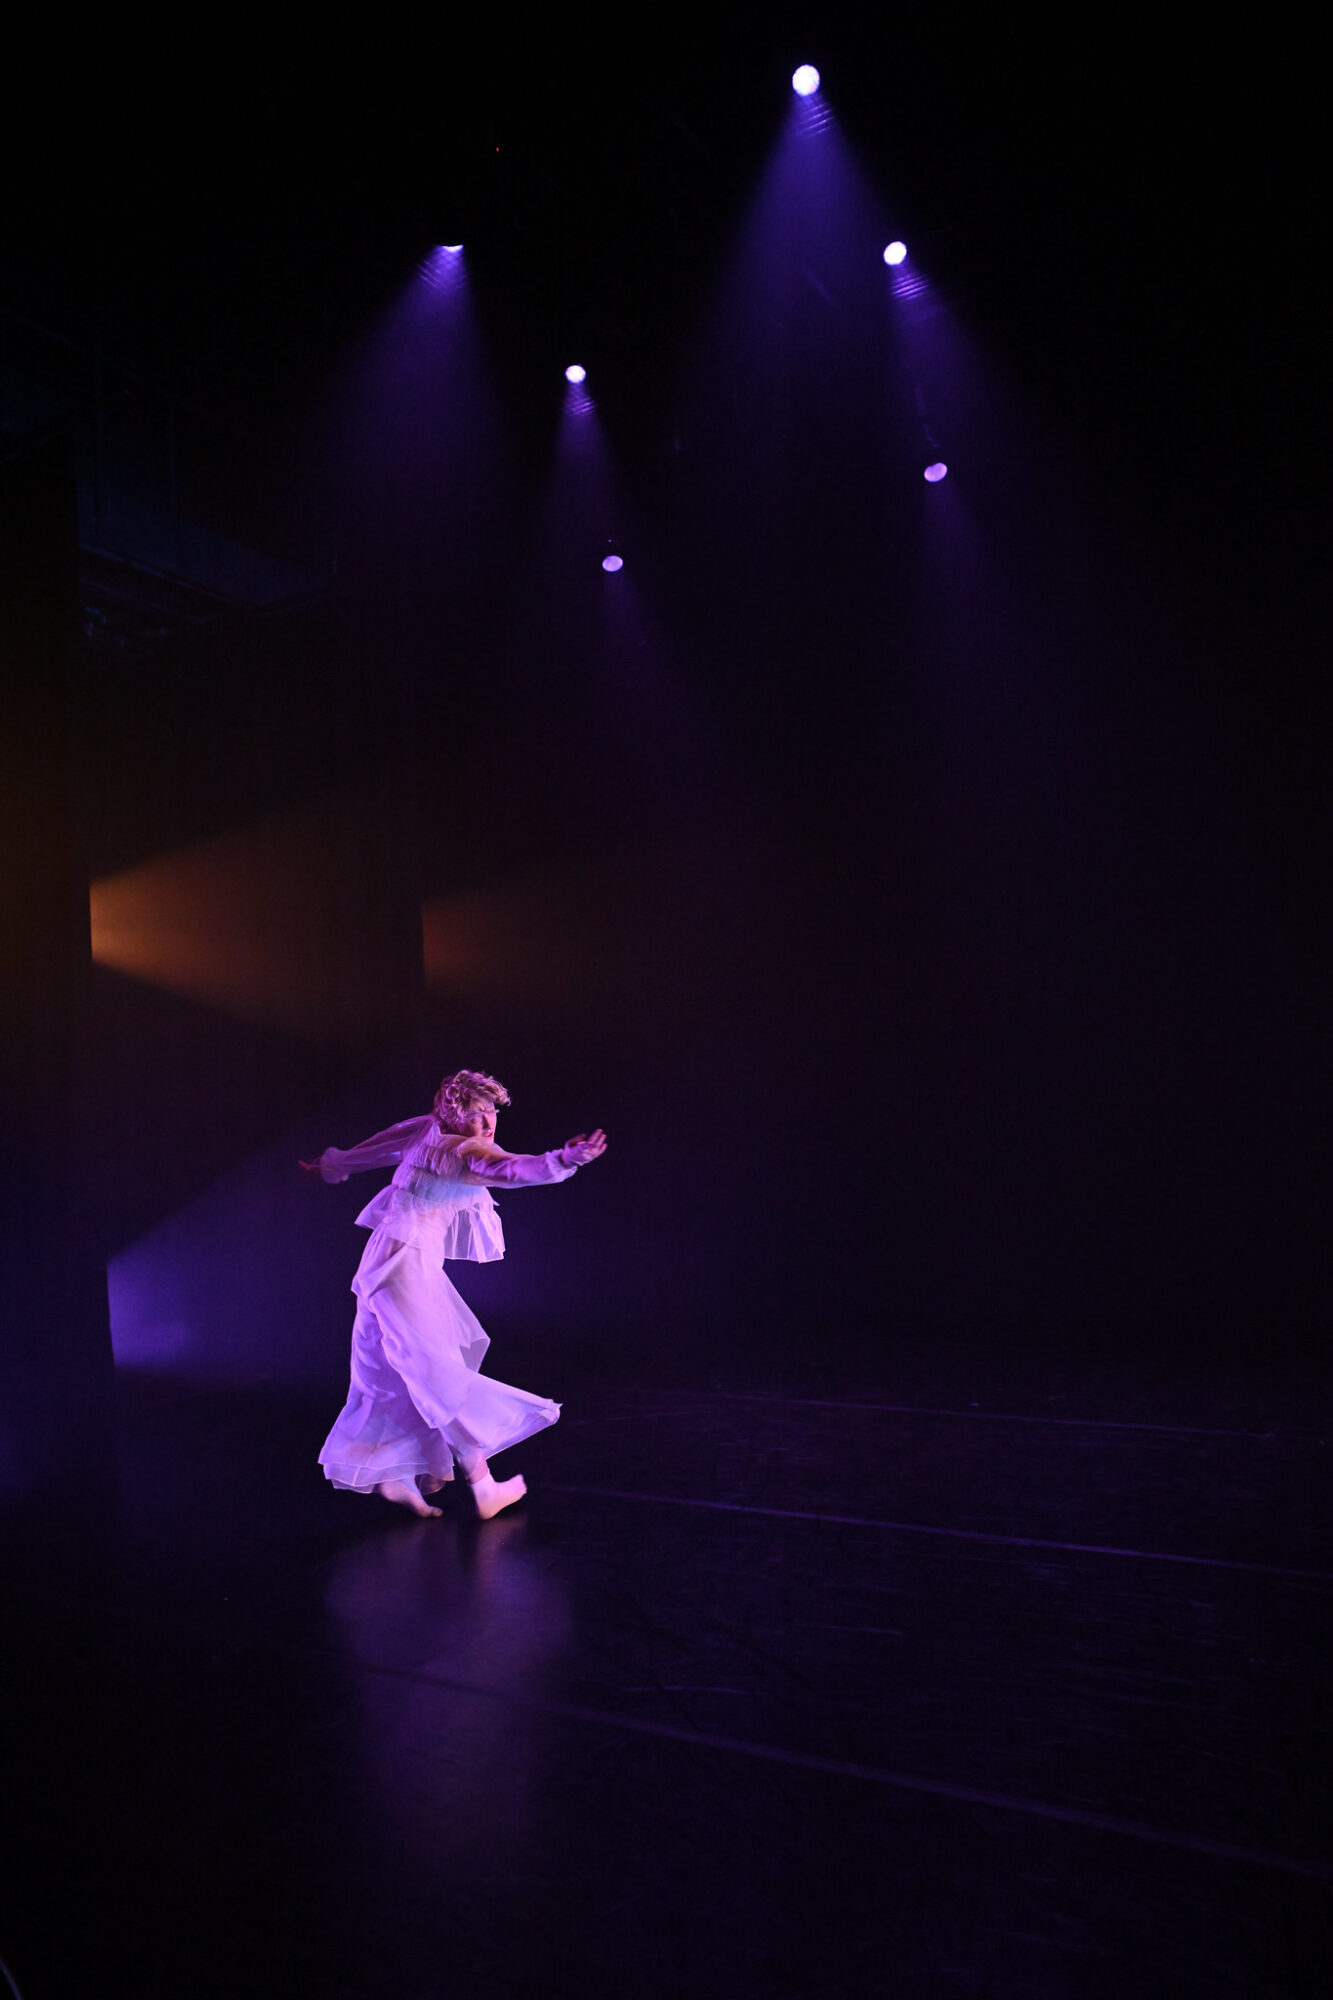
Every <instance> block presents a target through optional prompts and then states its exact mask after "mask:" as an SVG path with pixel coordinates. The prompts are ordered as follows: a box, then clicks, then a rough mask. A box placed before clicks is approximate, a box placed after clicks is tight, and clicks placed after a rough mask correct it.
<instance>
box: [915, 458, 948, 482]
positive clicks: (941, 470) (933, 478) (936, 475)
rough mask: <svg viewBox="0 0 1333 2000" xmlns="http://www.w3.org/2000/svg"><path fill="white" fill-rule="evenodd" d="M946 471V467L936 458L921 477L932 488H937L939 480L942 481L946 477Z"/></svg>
mask: <svg viewBox="0 0 1333 2000" xmlns="http://www.w3.org/2000/svg"><path fill="white" fill-rule="evenodd" d="M948 471H949V468H948V466H947V465H945V464H944V462H943V461H942V460H941V459H938V458H937V459H936V461H935V463H934V464H933V465H928V466H927V467H926V469H925V471H924V473H923V474H922V475H921V476H922V478H923V479H928V480H929V481H930V483H931V485H932V486H938V485H939V483H940V481H941V479H944V478H946V477H947V476H948Z"/></svg>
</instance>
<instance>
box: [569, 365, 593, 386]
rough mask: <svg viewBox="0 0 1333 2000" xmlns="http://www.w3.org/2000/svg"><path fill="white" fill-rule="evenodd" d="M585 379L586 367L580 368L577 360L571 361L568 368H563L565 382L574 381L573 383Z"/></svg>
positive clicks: (586, 376)
mask: <svg viewBox="0 0 1333 2000" xmlns="http://www.w3.org/2000/svg"><path fill="white" fill-rule="evenodd" d="M587 379H588V371H587V369H586V368H580V367H579V364H578V362H577V361H571V362H570V364H569V366H568V368H566V370H565V380H566V382H574V383H578V382H586V381H587Z"/></svg>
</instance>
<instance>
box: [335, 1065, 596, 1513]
mask: <svg viewBox="0 0 1333 2000" xmlns="http://www.w3.org/2000/svg"><path fill="white" fill-rule="evenodd" d="M508 1102H509V1092H508V1091H507V1090H506V1089H505V1087H504V1085H503V1084H502V1083H497V1082H496V1080H495V1078H494V1077H493V1076H485V1075H483V1073H482V1072H481V1071H480V1070H473V1069H460V1070H457V1071H456V1072H455V1073H454V1075H453V1076H447V1077H445V1079H444V1081H443V1083H442V1084H441V1085H440V1087H439V1089H438V1090H437V1091H436V1093H435V1107H434V1110H433V1111H432V1112H431V1113H430V1115H429V1116H427V1117H424V1118H408V1119H406V1120H405V1121H404V1123H403V1124H401V1125H391V1126H390V1127H389V1129H388V1131H387V1132H377V1133H376V1134H375V1136H374V1138H372V1139H366V1140H364V1141H363V1142H362V1144H361V1145H359V1146H352V1147H351V1148H349V1150H348V1151H346V1152H340V1151H339V1149H338V1148H337V1147H336V1146H329V1147H327V1148H326V1149H325V1151H324V1152H322V1153H321V1154H320V1156H319V1158H318V1159H317V1160H302V1161H301V1166H302V1167H303V1169H304V1170H305V1172H306V1173H308V1174H318V1175H319V1176H320V1177H321V1179H323V1180H325V1181H330V1182H332V1181H345V1180H346V1179H347V1177H348V1175H349V1174H355V1173H361V1172H363V1171H364V1170H365V1169H367V1168H370V1167H384V1166H389V1165H391V1164H392V1165H393V1169H394V1174H393V1180H392V1181H391V1182H390V1184H389V1186H388V1187H386V1188H383V1189H381V1191H380V1193H379V1194H377V1195H376V1196H375V1198H374V1200H373V1201H372V1202H371V1203H370V1204H369V1206H368V1207H366V1208H363V1209H362V1211H361V1213H360V1215H358V1217H357V1221H358V1222H359V1223H360V1224H361V1226H362V1227H363V1228H365V1229H368V1230H369V1231H370V1241H369V1242H368V1243H367V1245H366V1248H365V1253H364V1255H363V1256H362V1258H361V1262H360V1264H359V1266H358V1267H357V1273H356V1276H355V1278H353V1280H352V1290H353V1292H354V1293H355V1295H356V1320H355V1323H354V1325H353V1328H352V1382H351V1387H350V1389H349V1390H348V1394H347V1402H346V1405H345V1406H344V1408H343V1412H342V1415H341V1416H340V1417H339V1418H338V1421H337V1423H336V1424H335V1425H334V1426H333V1429H332V1430H331V1431H330V1432H329V1435H328V1438H327V1440H326V1441H325V1445H324V1449H323V1451H322V1452H321V1453H320V1455H319V1459H320V1464H321V1465H322V1466H323V1467H324V1476H325V1478H326V1479H330V1480H332V1482H333V1484H334V1485H335V1486H342V1487H346V1488H349V1489H350V1490H351V1491H352V1492H354V1493H370V1492H375V1493H379V1494H381V1495H382V1496H383V1498H384V1499H386V1500H393V1501H396V1502H397V1503H398V1505H399V1506H401V1507H410V1508H411V1509H412V1512H413V1513H414V1514H420V1515H422V1516H423V1518H428V1517H433V1516H438V1514H439V1512H440V1510H439V1508H438V1507H432V1506H430V1505H429V1503H428V1502H427V1500H426V1497H425V1496H426V1495H427V1494H428V1493H438V1492H439V1490H440V1488H441V1487H442V1486H443V1485H444V1483H445V1481H446V1480H450V1479H452V1478H453V1476H454V1465H455V1463H457V1464H458V1465H460V1466H461V1467H462V1469H463V1477H464V1478H465V1479H466V1480H467V1482H468V1485H469V1486H470V1487H471V1489H472V1497H473V1499H474V1500H475V1502H476V1507H477V1512H478V1514H480V1516H481V1517H482V1519H483V1520H489V1519H490V1517H491V1516H492V1515H493V1514H498V1513H499V1512H500V1510H501V1508H503V1507H509V1506H512V1505H513V1503H514V1501H515V1500H521V1499H522V1497H523V1495H524V1493H526V1491H527V1487H526V1486H525V1485H524V1483H523V1481H522V1479H521V1478H514V1479H505V1480H499V1481H497V1480H495V1479H493V1478H492V1477H491V1471H490V1466H489V1464H488V1463H487V1460H488V1459H489V1457H490V1454H491V1453H492V1452H496V1451H503V1450H504V1449H505V1448H506V1446H508V1445H511V1444H518V1443H520V1442H521V1440H522V1439H523V1438H526V1437H531V1436H532V1435H533V1433H534V1432H535V1431H539V1430H543V1429H544V1428H545V1427H546V1426H547V1425H548V1424H553V1423H555V1422H556V1421H557V1420H558V1418H559V1416H560V1405H559V1404H558V1403H552V1402H548V1401H547V1400H546V1399H545V1398H543V1397H541V1396H530V1395H528V1394H527V1392H526V1391H525V1390H523V1389H511V1388H509V1387H508V1386H507V1384H505V1383H504V1382H496V1381H493V1380H492V1379H491V1377H490V1376H488V1375H482V1374H480V1373H479V1372H478V1371H479V1369H480V1365H481V1359H482V1356H483V1355H484V1354H485V1352H486V1349H487V1348H488V1347H489V1346H490V1341H489V1339H488V1337H487V1335H486V1334H484V1333H483V1332H482V1330H481V1326H480V1324H479V1323H478V1321H477V1319H476V1317H475V1315H474V1314H473V1313H472V1311H471V1310H470V1309H469V1307H468V1306H467V1305H466V1304H465V1302H464V1301H463V1300H462V1299H461V1298H460V1297H459V1295H458V1293H457V1292H456V1291H455V1290H454V1287H453V1286H452V1285H451V1284H450V1282H449V1280H448V1278H447V1277H446V1276H445V1274H444V1270H443V1264H444V1260H445V1258H447V1257H461V1258H463V1259H464V1260H466V1261H467V1262H469V1263H473V1264H489V1263H491V1262H492V1261H493V1260H494V1259H496V1258H498V1257H503V1256H504V1232H503V1230H502V1229H501V1227H500V1217H499V1214H498V1213H497V1211H496V1207H495V1203H494V1201H493V1200H492V1199H491V1192H490V1191H491V1189H492V1188H493V1187H498V1188H512V1187H540V1186H543V1185H545V1184H547V1183H549V1182H554V1181H566V1180H568V1179H569V1177H570V1175H571V1174H573V1173H574V1172H575V1171H576V1169H577V1168H579V1167H586V1166H587V1165H588V1163H589V1161H591V1160H596V1159H598V1158H600V1156H601V1155H602V1154H603V1153H604V1152H605V1151H606V1134H605V1133H604V1132H602V1131H600V1130H599V1131H596V1132H589V1133H583V1134H580V1136H579V1137H578V1138H577V1139H571V1140H570V1141H569V1142H568V1144H567V1145H564V1146H561V1147H560V1148H559V1149H558V1150H557V1151H555V1152H550V1153H506V1152H504V1151H503V1150H502V1149H501V1148H500V1147H499V1146H497V1145H496V1143H495V1124H496V1114H497V1112H498V1110H499V1107H500V1106H501V1105H502V1104H508Z"/></svg>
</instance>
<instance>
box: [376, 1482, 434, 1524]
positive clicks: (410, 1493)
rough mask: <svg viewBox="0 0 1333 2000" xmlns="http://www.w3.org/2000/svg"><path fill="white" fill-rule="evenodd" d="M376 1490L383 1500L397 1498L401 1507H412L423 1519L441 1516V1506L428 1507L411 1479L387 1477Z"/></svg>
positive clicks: (429, 1519) (432, 1519)
mask: <svg viewBox="0 0 1333 2000" xmlns="http://www.w3.org/2000/svg"><path fill="white" fill-rule="evenodd" d="M375 1491H376V1492H377V1493H378V1494H379V1496H380V1498H381V1500H396V1501H397V1503H398V1505H399V1506H400V1507H410V1508H411V1509H412V1512H413V1513H414V1514H420V1516H421V1518H422V1520H423V1521H438V1520H439V1518H440V1510H439V1508H438V1507H428V1506H427V1505H426V1503H425V1501H424V1500H423V1499H422V1497H421V1494H420V1493H419V1492H418V1491H417V1489H416V1487H415V1486H414V1485H413V1483H412V1482H411V1481H410V1480H407V1479H386V1480H385V1481H384V1484H383V1485H382V1486H377V1487H376V1488H375Z"/></svg>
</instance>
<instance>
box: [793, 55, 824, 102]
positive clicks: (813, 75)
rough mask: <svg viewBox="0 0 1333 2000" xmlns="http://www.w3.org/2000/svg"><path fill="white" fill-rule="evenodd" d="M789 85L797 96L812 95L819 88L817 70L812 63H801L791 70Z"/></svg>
mask: <svg viewBox="0 0 1333 2000" xmlns="http://www.w3.org/2000/svg"><path fill="white" fill-rule="evenodd" d="M791 87H792V89H793V90H794V91H795V92H796V95H797V96H798V97H813V96H814V94H815V92H816V91H817V90H818V88H819V71H818V70H817V69H816V68H815V66H814V64H813V63H802V64H801V67H800V68H799V69H798V70H794V71H793V72H792V79H791Z"/></svg>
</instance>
